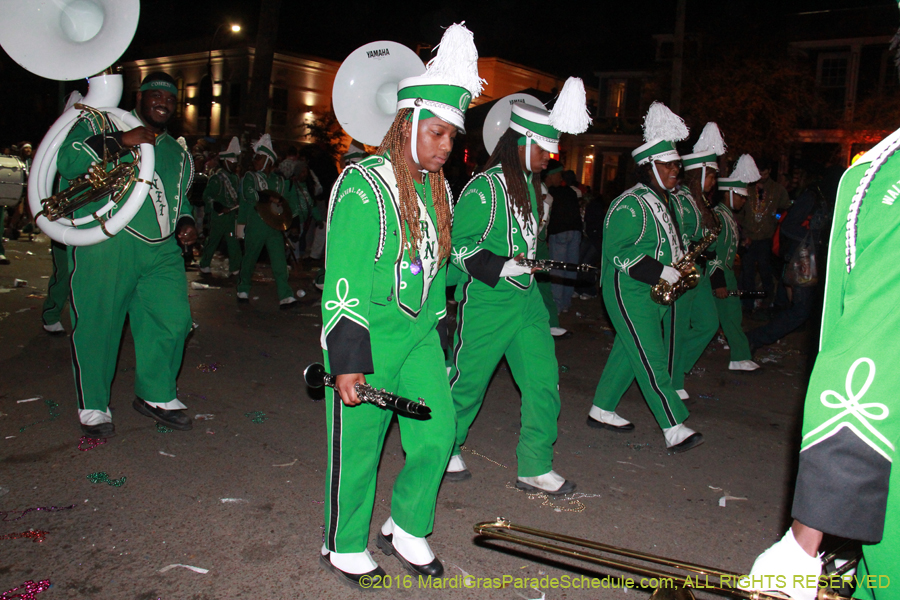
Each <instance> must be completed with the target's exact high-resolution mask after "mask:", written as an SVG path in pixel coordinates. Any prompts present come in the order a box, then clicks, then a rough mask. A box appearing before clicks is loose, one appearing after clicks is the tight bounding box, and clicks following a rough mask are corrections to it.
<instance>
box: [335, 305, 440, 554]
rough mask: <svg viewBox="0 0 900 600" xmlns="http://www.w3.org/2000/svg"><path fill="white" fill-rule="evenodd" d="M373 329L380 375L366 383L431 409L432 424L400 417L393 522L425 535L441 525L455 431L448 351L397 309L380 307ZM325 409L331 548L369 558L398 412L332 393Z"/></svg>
mask: <svg viewBox="0 0 900 600" xmlns="http://www.w3.org/2000/svg"><path fill="white" fill-rule="evenodd" d="M439 291H441V292H442V291H443V290H439ZM369 324H370V333H371V343H372V358H373V362H374V369H375V372H374V373H373V374H371V375H366V382H367V383H369V384H370V385H372V386H374V387H376V388H378V389H382V388H384V389H386V390H388V391H390V392H393V393H395V394H399V395H401V396H403V397H405V398H410V399H412V400H415V399H417V398H423V399H424V400H425V403H426V404H427V405H428V406H429V407H430V408H431V415H430V417H429V418H427V419H414V418H411V417H406V416H402V415H398V416H397V419H398V422H399V425H400V443H401V444H402V446H403V453H404V454H405V456H406V461H405V464H404V465H403V468H402V469H401V470H400V474H399V475H397V480H396V481H395V482H394V489H393V493H392V495H391V517H392V518H393V519H394V522H395V523H396V524H397V525H399V526H400V527H401V528H403V530H404V531H407V532H409V533H411V534H412V535H414V536H417V537H425V536H426V535H428V534H430V533H431V530H432V528H433V526H434V509H435V503H436V502H437V493H438V488H439V487H440V484H441V479H442V478H443V475H444V469H446V467H447V461H448V460H449V459H450V450H451V448H452V447H453V433H454V431H455V426H454V412H453V402H452V400H451V399H450V387H449V384H448V382H447V369H446V367H445V366H444V353H443V350H441V345H440V339H439V337H438V333H437V330H435V329H434V328H430V329H429V330H427V331H423V330H422V327H421V324H417V323H413V322H412V321H410V320H409V319H406V318H405V317H402V316H399V315H398V312H397V308H396V307H395V306H392V305H391V306H386V307H381V306H378V305H375V304H373V305H372V309H371V310H370V313H369ZM325 361H326V365H327V364H328V353H327V352H325ZM325 405H326V425H327V432H326V436H327V441H328V465H327V469H326V479H325V533H326V535H325V544H326V546H327V548H328V550H330V551H333V552H362V551H364V550H365V549H366V545H367V544H368V540H369V527H370V524H371V520H372V505H373V503H374V501H375V483H376V477H377V474H378V463H379V461H380V460H381V450H382V445H383V444H384V438H385V435H386V433H387V429H388V425H390V422H391V419H392V418H393V416H394V414H395V413H393V412H392V411H390V410H387V409H381V408H378V407H377V406H373V405H371V404H365V403H363V404H360V405H358V406H353V407H348V406H346V405H344V403H343V402H342V401H341V399H340V398H339V397H338V396H337V395H336V394H335V393H334V391H333V390H332V389H331V388H328V389H327V391H326V402H325Z"/></svg>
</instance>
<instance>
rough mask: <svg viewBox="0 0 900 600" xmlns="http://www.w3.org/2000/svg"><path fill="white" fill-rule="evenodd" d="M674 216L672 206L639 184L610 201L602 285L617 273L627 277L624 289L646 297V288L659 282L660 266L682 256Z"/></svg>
mask: <svg viewBox="0 0 900 600" xmlns="http://www.w3.org/2000/svg"><path fill="white" fill-rule="evenodd" d="M674 214H675V208H674V206H669V205H667V203H666V202H665V201H664V200H662V199H660V197H659V196H657V195H656V192H654V191H653V190H652V189H650V188H649V187H647V186H645V185H642V184H638V185H636V186H634V187H633V188H631V189H629V190H626V191H625V193H623V194H622V195H621V196H619V197H618V198H616V199H615V200H613V203H612V205H610V207H609V212H607V214H606V222H605V224H604V228H603V229H604V232H603V262H602V264H601V267H600V268H601V274H600V277H601V281H602V282H603V285H606V284H607V282H612V279H613V275H614V274H615V271H616V270H619V271H621V272H622V273H624V274H625V275H628V277H629V279H627V280H624V281H623V285H624V286H627V289H630V290H633V291H636V292H639V293H646V294H649V290H647V289H645V285H651V286H652V285H656V284H657V283H659V276H660V274H662V270H663V267H664V266H667V265H671V264H672V263H673V262H675V261H677V260H679V259H680V258H681V257H682V256H683V255H684V248H683V247H682V243H681V236H680V234H679V233H678V227H677V223H676V222H675V220H674V219H675V217H674ZM627 282H631V283H627Z"/></svg>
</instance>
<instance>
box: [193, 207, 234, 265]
mask: <svg viewBox="0 0 900 600" xmlns="http://www.w3.org/2000/svg"><path fill="white" fill-rule="evenodd" d="M236 222H237V215H236V214H235V213H234V212H230V213H227V214H224V215H218V214H216V212H215V211H212V212H211V213H210V215H209V237H207V238H206V247H204V248H203V256H201V257H200V268H205V267H208V266H209V264H210V263H211V262H212V258H213V255H214V254H215V253H216V250H217V249H218V248H219V244H220V243H221V242H222V238H225V245H226V246H227V247H228V271H229V272H231V273H233V272H234V271H237V270H238V269H240V268H241V244H240V242H238V239H237V238H236V237H235V235H234V226H235V223H236Z"/></svg>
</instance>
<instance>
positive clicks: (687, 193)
mask: <svg viewBox="0 0 900 600" xmlns="http://www.w3.org/2000/svg"><path fill="white" fill-rule="evenodd" d="M723 154H725V142H724V140H722V134H721V133H720V132H719V127H718V125H716V124H715V123H707V124H706V127H704V128H703V133H701V134H700V139H698V140H697V143H696V144H694V152H693V153H692V154H686V155H684V156H682V157H681V164H682V165H683V166H684V185H681V186H679V187H678V188H677V189H676V190H675V193H674V194H672V195H671V198H672V201H673V204H674V206H675V209H676V214H675V216H676V217H677V218H678V227H679V229H680V230H681V240H682V243H683V245H684V248H685V249H688V248H689V247H690V245H691V243H697V242H699V241H700V240H701V239H703V237H704V236H706V235H708V234H709V233H710V232H713V231H718V230H719V228H720V225H719V222H718V220H717V219H716V217H715V215H713V213H712V210H711V209H710V207H709V204H708V202H707V198H708V197H709V196H710V195H711V194H712V192H713V189H714V188H715V187H716V177H717V175H718V172H719V163H718V161H717V158H718V157H719V156H721V155H723ZM707 252H708V253H709V254H712V252H711V248H707ZM707 252H704V254H707ZM698 262H699V261H698ZM702 263H704V264H698V265H697V269H698V272H699V274H700V281H699V283H698V284H697V287H695V288H693V289H690V290H688V291H686V292H685V293H684V295H682V296H681V298H678V299H677V300H676V301H675V304H677V305H678V306H677V310H676V312H675V329H674V331H675V338H674V339H673V340H672V347H673V348H674V349H675V361H674V364H673V370H672V372H671V375H672V385H674V386H675V389H676V390H677V391H678V396H679V397H680V398H681V399H682V400H687V399H688V397H689V396H688V393H687V392H686V391H685V390H684V376H685V374H686V373H687V372H688V371H690V370H691V369H692V368H693V367H694V364H695V363H696V362H697V360H698V359H699V358H700V355H701V354H703V351H704V350H705V349H706V346H707V345H708V344H709V341H710V340H711V339H712V338H713V336H715V335H716V331H718V329H719V319H718V318H717V315H716V307H715V301H714V299H713V294H712V287H711V286H710V284H709V274H708V272H707V269H706V265H705V263H706V260H705V259H704V260H703V261H702Z"/></svg>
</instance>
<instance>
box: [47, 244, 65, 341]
mask: <svg viewBox="0 0 900 600" xmlns="http://www.w3.org/2000/svg"><path fill="white" fill-rule="evenodd" d="M68 252H69V251H68V248H67V247H66V245H65V244H60V243H59V242H57V241H55V240H53V241H51V242H50V258H51V261H52V263H53V271H52V272H51V273H50V280H49V281H48V282H47V298H45V299H44V306H43V308H42V309H41V321H42V322H43V324H44V331H46V332H47V333H49V334H50V335H62V334H64V333H65V332H66V329H65V328H64V327H63V326H62V323H60V322H59V320H60V318H61V316H62V311H63V309H64V308H65V307H66V302H67V301H68V300H69V257H68Z"/></svg>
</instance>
